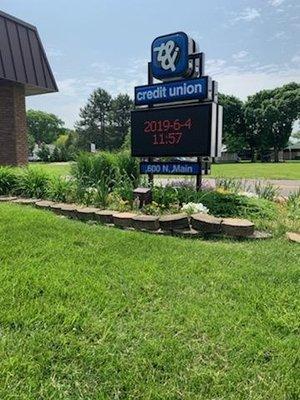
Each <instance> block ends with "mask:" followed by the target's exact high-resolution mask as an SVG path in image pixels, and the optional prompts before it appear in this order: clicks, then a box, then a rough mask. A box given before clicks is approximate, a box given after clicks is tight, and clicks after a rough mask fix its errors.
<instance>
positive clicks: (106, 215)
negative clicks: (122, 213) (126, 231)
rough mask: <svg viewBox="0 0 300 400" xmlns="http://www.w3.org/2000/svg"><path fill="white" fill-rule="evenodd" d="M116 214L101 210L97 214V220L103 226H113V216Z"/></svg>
mask: <svg viewBox="0 0 300 400" xmlns="http://www.w3.org/2000/svg"><path fill="white" fill-rule="evenodd" d="M115 213H116V212H115V211H112V210H100V211H97V212H95V219H96V221H99V222H101V224H113V215H114V214H115Z"/></svg>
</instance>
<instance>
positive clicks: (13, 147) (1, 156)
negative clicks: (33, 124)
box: [0, 83, 28, 165]
mask: <svg viewBox="0 0 300 400" xmlns="http://www.w3.org/2000/svg"><path fill="white" fill-rule="evenodd" d="M27 160H28V151H27V127H26V109H25V89H24V86H23V85H19V84H10V83H2V84H1V85H0V165H24V164H26V163H27Z"/></svg>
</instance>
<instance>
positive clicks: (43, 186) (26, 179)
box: [15, 167, 50, 198]
mask: <svg viewBox="0 0 300 400" xmlns="http://www.w3.org/2000/svg"><path fill="white" fill-rule="evenodd" d="M49 181H50V177H49V175H48V174H47V173H46V172H45V171H43V170H42V169H38V168H31V167H28V168H24V169H23V170H22V172H21V173H20V175H19V177H18V180H17V183H16V189H15V190H16V193H17V194H19V195H21V196H25V197H36V198H45V197H46V196H47V193H48V187H49V186H48V185H49Z"/></svg>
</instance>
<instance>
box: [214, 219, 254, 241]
mask: <svg viewBox="0 0 300 400" xmlns="http://www.w3.org/2000/svg"><path fill="white" fill-rule="evenodd" d="M221 229H222V232H223V233H225V234H226V235H229V236H235V237H246V236H251V235H253V233H254V224H253V222H251V221H248V220H247V219H238V218H225V219H223V221H222V222H221Z"/></svg>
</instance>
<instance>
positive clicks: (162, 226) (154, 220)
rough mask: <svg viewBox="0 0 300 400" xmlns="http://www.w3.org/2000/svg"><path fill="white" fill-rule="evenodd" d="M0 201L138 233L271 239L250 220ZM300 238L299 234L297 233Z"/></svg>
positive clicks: (36, 201)
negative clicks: (147, 213) (145, 213)
mask: <svg viewBox="0 0 300 400" xmlns="http://www.w3.org/2000/svg"><path fill="white" fill-rule="evenodd" d="M0 202H11V203H15V204H19V205H34V206H35V207H37V208H40V209H46V210H51V211H53V212H55V213H56V214H58V215H61V216H64V217H67V218H73V219H77V220H81V221H85V222H94V223H97V222H98V223H101V224H104V225H107V226H115V227H118V228H122V229H129V230H137V231H142V232H148V233H152V234H156V235H174V236H179V237H187V238H191V237H193V238H198V237H210V236H213V237H216V236H219V237H222V235H225V236H227V237H231V238H243V239H249V240H260V239H268V238H271V237H272V235H271V234H269V233H266V232H259V231H255V230H254V228H255V227H254V224H253V222H251V221H248V220H245V219H239V218H224V219H222V218H216V217H214V216H213V215H208V214H200V213H199V214H193V215H191V216H190V217H189V216H188V215H187V214H184V213H182V214H169V215H163V216H161V217H158V216H155V215H140V214H134V213H132V212H123V213H122V212H116V211H113V210H101V209H100V208H95V207H84V206H82V207H80V206H78V205H77V204H67V203H58V202H53V201H48V200H39V199H25V198H17V197H11V196H0ZM298 235H299V234H298Z"/></svg>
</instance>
